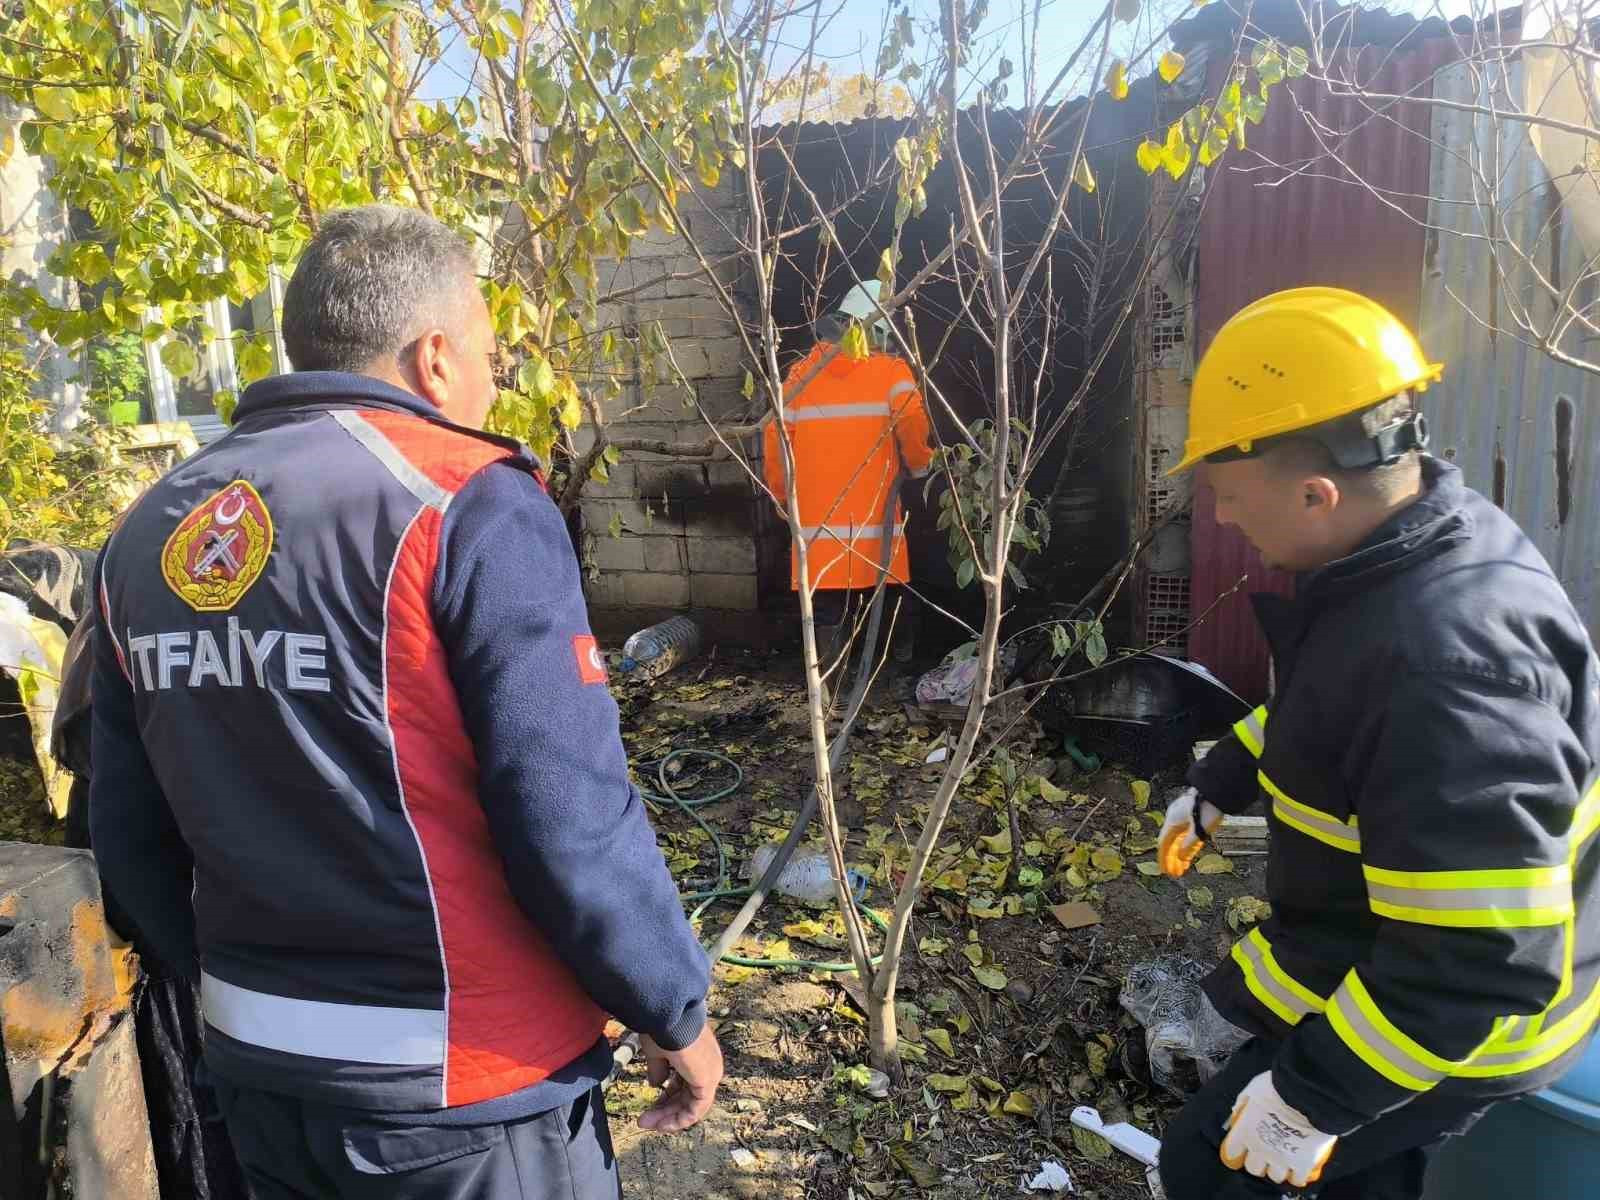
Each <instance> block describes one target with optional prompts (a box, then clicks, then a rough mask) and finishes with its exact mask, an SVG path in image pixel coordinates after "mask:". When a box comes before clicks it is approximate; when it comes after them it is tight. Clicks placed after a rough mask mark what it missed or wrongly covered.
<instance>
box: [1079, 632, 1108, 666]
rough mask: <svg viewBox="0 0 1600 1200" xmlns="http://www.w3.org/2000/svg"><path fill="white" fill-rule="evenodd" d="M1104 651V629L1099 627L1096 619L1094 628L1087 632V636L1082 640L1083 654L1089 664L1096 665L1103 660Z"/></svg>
mask: <svg viewBox="0 0 1600 1200" xmlns="http://www.w3.org/2000/svg"><path fill="white" fill-rule="evenodd" d="M1106 653H1107V651H1106V635H1105V631H1104V630H1103V629H1101V628H1100V622H1098V621H1096V622H1095V625H1094V628H1093V629H1092V630H1091V631H1090V632H1089V636H1088V638H1087V639H1086V640H1085V641H1084V644H1083V655H1084V657H1085V658H1087V659H1088V660H1089V664H1090V665H1091V666H1095V667H1098V666H1099V665H1100V664H1101V663H1103V662H1105V660H1106Z"/></svg>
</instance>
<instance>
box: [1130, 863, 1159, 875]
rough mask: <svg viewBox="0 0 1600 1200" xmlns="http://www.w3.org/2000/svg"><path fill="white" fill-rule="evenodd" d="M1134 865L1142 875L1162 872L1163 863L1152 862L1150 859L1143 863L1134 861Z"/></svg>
mask: <svg viewBox="0 0 1600 1200" xmlns="http://www.w3.org/2000/svg"><path fill="white" fill-rule="evenodd" d="M1133 865H1134V869H1135V870H1137V871H1138V872H1139V874H1141V875H1159V874H1161V865H1160V864H1159V863H1155V862H1150V861H1148V860H1147V861H1145V862H1142V863H1134V864H1133Z"/></svg>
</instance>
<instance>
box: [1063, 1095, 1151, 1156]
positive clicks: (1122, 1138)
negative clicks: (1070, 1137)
mask: <svg viewBox="0 0 1600 1200" xmlns="http://www.w3.org/2000/svg"><path fill="white" fill-rule="evenodd" d="M1072 1123H1073V1124H1074V1125H1076V1126H1078V1128H1080V1129H1087V1130H1088V1131H1089V1132H1090V1133H1098V1134H1099V1135H1100V1136H1101V1137H1103V1138H1105V1140H1106V1141H1108V1142H1110V1143H1111V1145H1112V1146H1113V1147H1115V1148H1116V1149H1118V1150H1121V1151H1122V1152H1123V1153H1124V1154H1126V1155H1127V1156H1128V1157H1130V1158H1136V1159H1138V1160H1139V1161H1140V1162H1142V1163H1143V1164H1144V1165H1145V1166H1147V1167H1153V1166H1155V1165H1156V1159H1157V1158H1159V1157H1160V1155H1161V1142H1160V1141H1159V1140H1158V1139H1156V1138H1153V1137H1151V1136H1150V1135H1149V1134H1148V1133H1146V1132H1145V1131H1144V1130H1142V1129H1139V1128H1136V1127H1135V1126H1133V1125H1130V1124H1128V1123H1127V1122H1126V1121H1118V1122H1117V1123H1116V1124H1115V1125H1107V1124H1105V1122H1104V1121H1102V1120H1101V1119H1100V1110H1099V1109H1098V1108H1091V1107H1090V1106H1088V1105H1086V1104H1085V1105H1082V1106H1080V1107H1078V1108H1075V1109H1073V1110H1072Z"/></svg>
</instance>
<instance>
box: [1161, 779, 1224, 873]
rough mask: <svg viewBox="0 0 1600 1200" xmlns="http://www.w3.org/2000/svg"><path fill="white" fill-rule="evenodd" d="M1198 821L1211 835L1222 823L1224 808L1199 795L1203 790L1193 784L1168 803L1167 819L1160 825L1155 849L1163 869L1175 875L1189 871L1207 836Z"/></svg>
mask: <svg viewBox="0 0 1600 1200" xmlns="http://www.w3.org/2000/svg"><path fill="white" fill-rule="evenodd" d="M1197 822H1198V824H1199V827H1200V829H1204V830H1205V832H1206V835H1207V836H1208V837H1209V836H1210V835H1211V834H1213V833H1215V832H1216V831H1217V826H1218V825H1221V824H1222V810H1221V809H1220V808H1218V807H1217V806H1216V805H1215V804H1212V803H1211V802H1210V801H1209V800H1202V799H1200V793H1199V792H1197V791H1195V790H1194V789H1193V788H1184V789H1183V791H1181V792H1179V793H1178V797H1177V799H1176V800H1174V801H1173V802H1172V803H1171V804H1169V805H1167V819H1166V822H1165V823H1164V824H1163V825H1162V826H1161V843H1160V847H1159V849H1158V850H1157V852H1156V861H1157V862H1159V863H1160V864H1161V869H1162V871H1164V872H1165V873H1166V874H1168V875H1170V876H1172V878H1174V879H1176V878H1178V876H1180V875H1182V874H1183V873H1184V872H1185V871H1187V870H1188V869H1189V868H1190V866H1192V865H1193V864H1194V860H1195V859H1197V858H1199V857H1200V851H1201V850H1203V849H1205V839H1204V838H1202V837H1201V836H1200V833H1199V830H1198V829H1196V827H1195V826H1196V823H1197Z"/></svg>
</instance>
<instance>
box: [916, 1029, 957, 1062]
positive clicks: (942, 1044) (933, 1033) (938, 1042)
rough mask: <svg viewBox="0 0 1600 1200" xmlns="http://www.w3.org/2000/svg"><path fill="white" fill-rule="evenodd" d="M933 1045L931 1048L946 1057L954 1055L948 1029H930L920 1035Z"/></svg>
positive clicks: (953, 1045) (953, 1046) (953, 1047)
mask: <svg viewBox="0 0 1600 1200" xmlns="http://www.w3.org/2000/svg"><path fill="white" fill-rule="evenodd" d="M922 1036H923V1037H925V1038H927V1039H928V1041H929V1042H930V1043H931V1044H932V1045H933V1048H934V1049H935V1050H937V1051H939V1053H940V1054H943V1055H944V1056H945V1057H946V1058H952V1057H954V1056H955V1052H956V1050H955V1044H954V1043H953V1042H951V1040H950V1031H949V1030H947V1029H930V1030H928V1031H927V1032H926V1033H925V1034H923V1035H922Z"/></svg>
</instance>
